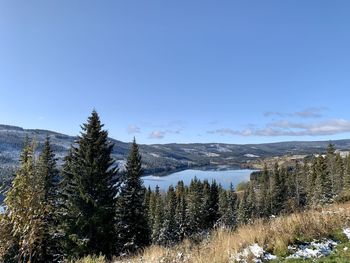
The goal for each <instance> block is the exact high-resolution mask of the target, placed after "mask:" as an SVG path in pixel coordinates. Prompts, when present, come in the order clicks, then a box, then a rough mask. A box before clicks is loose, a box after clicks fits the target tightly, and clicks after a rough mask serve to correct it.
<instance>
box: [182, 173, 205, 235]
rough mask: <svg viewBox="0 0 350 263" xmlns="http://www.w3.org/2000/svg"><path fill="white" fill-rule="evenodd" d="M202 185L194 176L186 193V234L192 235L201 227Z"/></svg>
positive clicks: (199, 230)
mask: <svg viewBox="0 0 350 263" xmlns="http://www.w3.org/2000/svg"><path fill="white" fill-rule="evenodd" d="M202 200H203V187H202V183H201V181H200V180H198V179H197V178H196V177H195V178H194V179H193V180H192V181H191V183H190V186H189V188H188V194H187V210H186V217H187V235H188V236H190V237H191V236H192V237H194V236H195V235H196V234H199V233H200V232H201V231H202V230H203V229H202V226H203V210H202V208H203V203H202Z"/></svg>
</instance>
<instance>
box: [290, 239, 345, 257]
mask: <svg viewBox="0 0 350 263" xmlns="http://www.w3.org/2000/svg"><path fill="white" fill-rule="evenodd" d="M337 245H338V243H337V242H335V241H334V240H332V239H324V240H322V241H313V242H310V243H304V244H302V245H293V246H288V250H289V251H290V252H291V253H292V254H291V255H290V256H288V257H287V258H300V259H308V258H321V257H325V256H328V255H329V254H331V253H332V251H333V250H334V248H335V247H336V246H337Z"/></svg>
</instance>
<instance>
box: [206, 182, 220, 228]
mask: <svg viewBox="0 0 350 263" xmlns="http://www.w3.org/2000/svg"><path fill="white" fill-rule="evenodd" d="M218 220H219V187H218V185H217V183H216V181H215V180H214V181H213V182H212V183H211V185H210V195H209V210H208V218H207V221H208V225H209V227H211V228H212V227H214V226H215V224H216V223H217V221H218Z"/></svg>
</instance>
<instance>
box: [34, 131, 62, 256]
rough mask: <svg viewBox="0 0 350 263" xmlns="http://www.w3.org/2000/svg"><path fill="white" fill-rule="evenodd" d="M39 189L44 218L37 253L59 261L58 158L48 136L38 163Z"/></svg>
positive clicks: (42, 217)
mask: <svg viewBox="0 0 350 263" xmlns="http://www.w3.org/2000/svg"><path fill="white" fill-rule="evenodd" d="M37 176H38V182H39V184H38V190H37V198H38V199H39V200H40V206H41V212H42V213H41V215H40V218H41V220H42V226H41V227H42V231H43V232H42V237H41V238H40V242H37V246H38V247H39V248H40V250H39V251H38V252H37V253H36V257H37V260H38V261H40V262H52V261H57V260H58V256H59V253H60V250H59V247H58V239H57V237H58V229H57V223H58V214H57V209H58V202H57V201H58V180H59V177H58V176H59V175H58V169H57V167H56V158H55V154H54V153H53V150H52V148H51V144H50V138H49V137H47V138H46V141H45V143H44V147H43V151H42V153H41V154H40V156H39V160H38V164H37Z"/></svg>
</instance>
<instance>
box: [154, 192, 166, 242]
mask: <svg viewBox="0 0 350 263" xmlns="http://www.w3.org/2000/svg"><path fill="white" fill-rule="evenodd" d="M154 198H155V207H154V215H153V226H152V242H153V243H154V244H160V243H161V239H160V235H161V231H162V227H163V222H164V202H163V198H162V196H161V194H160V192H159V187H158V186H156V191H155V195H154Z"/></svg>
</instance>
